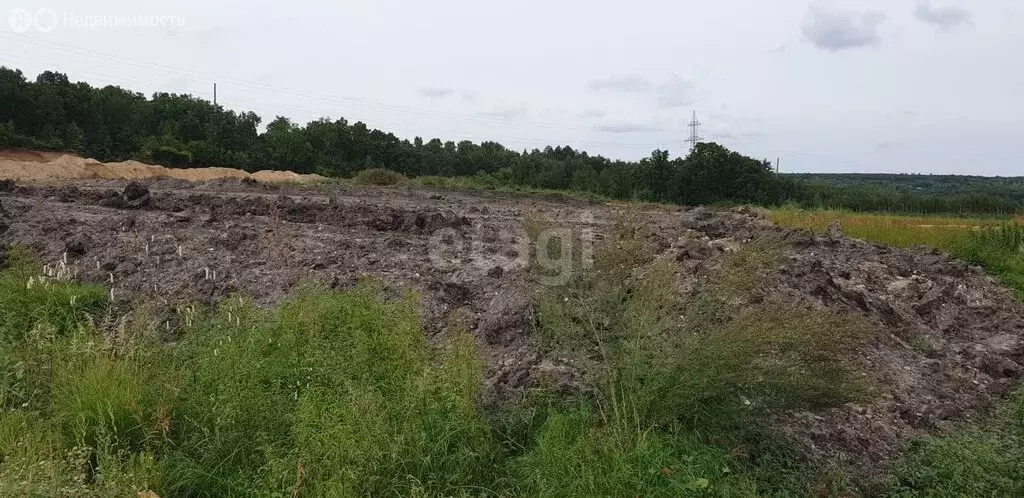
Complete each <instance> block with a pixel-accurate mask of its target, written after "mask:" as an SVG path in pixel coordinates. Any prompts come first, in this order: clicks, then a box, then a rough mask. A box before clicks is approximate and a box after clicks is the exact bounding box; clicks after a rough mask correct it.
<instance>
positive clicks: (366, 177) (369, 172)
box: [355, 168, 407, 185]
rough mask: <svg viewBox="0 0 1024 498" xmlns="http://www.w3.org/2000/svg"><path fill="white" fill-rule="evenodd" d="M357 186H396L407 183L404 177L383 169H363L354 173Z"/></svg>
mask: <svg viewBox="0 0 1024 498" xmlns="http://www.w3.org/2000/svg"><path fill="white" fill-rule="evenodd" d="M355 181H356V183H358V184H359V185H398V184H399V183H404V182H406V181H407V178H406V177H405V175H403V174H401V173H397V172H395V171H391V170H389V169H383V168H371V169H364V170H362V171H360V172H359V173H356V178H355Z"/></svg>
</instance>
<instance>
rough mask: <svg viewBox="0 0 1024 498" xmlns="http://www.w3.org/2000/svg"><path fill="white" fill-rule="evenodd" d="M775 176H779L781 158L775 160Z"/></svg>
mask: <svg viewBox="0 0 1024 498" xmlns="http://www.w3.org/2000/svg"><path fill="white" fill-rule="evenodd" d="M775 174H776V175H777V174H779V158H778V157H776V158H775Z"/></svg>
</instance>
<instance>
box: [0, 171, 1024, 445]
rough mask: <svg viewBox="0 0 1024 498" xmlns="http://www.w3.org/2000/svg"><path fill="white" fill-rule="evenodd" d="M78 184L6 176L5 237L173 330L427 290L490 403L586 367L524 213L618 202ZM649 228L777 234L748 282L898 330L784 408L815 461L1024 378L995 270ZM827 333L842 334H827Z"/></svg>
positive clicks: (697, 247)
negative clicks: (314, 294)
mask: <svg viewBox="0 0 1024 498" xmlns="http://www.w3.org/2000/svg"><path fill="white" fill-rule="evenodd" d="M148 182H149V183H147V184H145V185H138V184H133V185H131V186H130V188H127V189H126V183H127V182H126V181H124V180H92V181H78V182H76V183H75V184H73V185H72V184H70V183H69V184H65V185H63V186H26V185H15V184H13V183H12V182H0V248H2V247H4V246H7V247H11V246H22V247H25V248H27V249H28V250H29V251H30V252H31V253H32V254H33V255H34V256H35V257H36V258H38V260H39V261H42V262H46V263H51V264H52V263H56V262H58V261H61V260H64V259H66V260H67V264H68V265H69V266H70V267H72V268H73V269H74V271H76V272H77V277H78V278H79V279H80V280H82V281H86V282H95V283H100V284H103V285H105V286H107V287H109V288H111V289H112V296H113V298H114V303H115V306H118V307H121V308H123V309H125V310H128V309H131V308H132V306H134V305H135V304H138V303H140V302H145V303H149V304H150V305H151V306H155V309H156V312H155V320H157V321H158V322H159V323H160V324H161V327H160V328H161V329H162V330H163V331H164V332H163V333H164V334H165V335H166V336H167V337H166V340H167V341H169V342H173V341H174V340H175V339H176V334H178V332H177V330H178V327H177V322H176V317H177V316H178V315H177V314H176V313H174V310H175V309H176V308H177V307H180V306H184V305H188V304H191V303H197V302H198V303H204V304H213V303H215V302H216V301H218V300H220V299H223V298H225V297H228V296H231V295H233V294H236V293H242V294H245V295H248V296H251V297H253V298H254V299H255V300H256V301H257V302H258V303H260V304H264V305H269V304H272V303H274V302H276V301H277V300H279V299H281V298H282V297H284V296H286V295H287V294H288V293H289V292H290V291H291V290H292V289H293V288H294V287H295V286H296V285H298V284H300V283H301V282H304V281H318V282H322V283H323V284H325V285H328V286H331V287H333V288H347V287H350V286H353V285H356V283H357V282H358V281H359V280H360V279H361V278H365V277H371V278H373V279H376V280H378V281H379V282H381V283H382V284H383V285H384V288H385V292H386V293H393V294H398V293H401V292H404V291H405V290H409V289H411V290H414V291H417V292H418V293H420V295H421V298H422V310H423V311H422V312H423V318H424V323H425V327H426V333H427V334H429V335H430V336H431V337H432V338H441V337H443V336H444V333H445V330H446V329H447V328H448V327H450V326H453V324H455V323H463V324H465V325H466V326H468V327H469V329H470V330H471V332H472V333H473V335H474V337H475V338H476V339H477V342H478V345H479V349H480V352H481V354H482V356H483V359H484V362H485V365H486V386H485V392H486V398H487V399H486V403H487V404H488V405H492V406H498V405H501V404H502V403H505V402H508V401H509V400H514V399H515V398H516V397H517V396H518V395H519V394H521V393H522V392H523V391H524V390H525V389H528V388H529V387H531V386H532V385H533V384H534V382H535V381H536V379H538V378H541V376H544V378H549V377H550V376H552V375H555V376H562V377H563V378H564V379H565V382H566V383H567V384H572V382H573V380H572V378H571V377H573V372H572V371H571V367H569V366H568V365H566V364H564V363H562V362H560V360H559V359H558V358H552V357H547V355H545V353H543V351H542V349H541V348H539V347H538V344H537V339H536V336H535V334H534V331H533V328H532V323H533V319H532V302H533V299H534V296H535V293H536V292H537V290H538V285H539V284H538V283H537V281H536V278H535V277H533V276H532V275H531V273H530V272H529V271H528V270H527V269H526V268H523V267H522V266H520V265H517V264H515V263H514V261H516V259H517V257H519V256H521V255H522V252H523V251H524V250H525V249H524V247H523V245H522V243H521V238H522V235H523V220H524V217H530V218H537V219H543V220H549V221H550V222H552V223H557V224H560V225H569V226H573V227H575V228H591V229H593V230H594V231H595V232H596V233H597V234H598V240H600V239H601V234H602V233H603V232H604V229H605V228H606V227H607V223H609V221H610V220H612V219H614V218H616V217H617V216H618V213H619V212H620V211H621V210H622V209H623V207H622V206H621V205H610V204H599V203H589V202H583V201H575V200H566V199H556V198H537V197H513V196H509V195H505V194H498V193H488V192H474V193H469V192H463V191H448V190H430V189H412V188H404V187H391V188H374V187H359V188H353V187H345V186H339V185H318V186H297V185H268V184H256V183H255V182H249V181H242V180H239V179H221V180H214V181H209V182H205V183H189V182H185V181H182V180H174V179H150V180H148ZM641 214H642V216H641V218H642V220H643V223H646V224H647V228H648V229H649V231H650V232H651V234H652V235H651V239H652V240H651V242H652V243H653V245H654V246H655V247H657V248H658V250H659V251H660V252H661V253H662V254H665V255H670V256H671V257H673V258H674V259H675V261H678V269H679V273H680V275H681V276H682V277H683V279H684V280H685V279H686V278H688V277H690V276H692V277H693V278H694V279H697V278H698V277H699V276H701V275H707V274H708V272H709V271H711V270H712V269H713V268H714V267H715V265H717V264H718V263H720V262H721V261H722V260H723V258H724V257H725V255H726V254H727V253H728V252H730V251H733V250H736V249H737V248H740V247H742V245H743V244H744V243H746V242H748V241H749V240H751V239H753V238H756V237H758V236H760V235H763V234H775V235H781V236H782V238H783V239H784V240H785V241H786V248H785V257H784V259H783V262H782V263H781V264H780V265H779V266H778V267H777V268H776V269H775V270H774V271H773V272H772V273H771V274H770V275H769V276H768V278H767V279H766V280H765V281H764V282H763V283H762V285H761V287H760V288H759V289H758V291H757V292H755V295H753V296H751V298H750V299H751V300H752V301H756V300H758V299H762V298H764V297H765V296H769V295H770V296H772V298H775V299H778V298H782V299H786V300H788V301H791V302H794V303H797V304H799V305H801V306H805V307H809V308H827V309H832V310H837V311H840V312H843V313H851V314H859V315H865V316H867V317H868V318H869V319H870V320H871V321H872V322H873V323H875V324H876V325H877V326H878V328H879V330H881V331H883V333H882V334H880V336H879V337H876V338H874V339H872V340H871V341H870V342H869V343H868V344H865V345H864V346H863V347H862V348H861V352H860V354H859V357H857V358H851V361H854V362H858V363H859V365H860V366H861V367H862V368H863V369H864V370H865V371H866V372H870V373H871V374H872V375H874V376H876V377H877V378H878V379H879V385H880V386H881V387H880V389H881V392H879V393H878V396H877V397H876V400H875V401H873V402H871V403H868V404H864V405H848V406H844V407H841V408H838V409H834V410H830V411H827V412H821V413H796V414H784V415H780V416H779V421H780V423H781V424H782V426H783V427H784V428H785V430H786V431H787V432H788V433H789V434H790V436H791V437H792V438H793V439H794V440H796V441H798V442H799V443H800V444H801V445H802V446H803V447H804V448H806V449H807V450H808V452H809V453H810V454H811V455H812V456H814V457H819V458H830V457H833V456H836V455H839V454H846V455H850V456H852V457H853V458H854V459H857V460H863V461H870V462H884V461H885V460H886V459H889V458H891V457H892V456H893V455H895V454H897V453H898V452H899V451H901V450H902V449H903V448H904V447H905V445H906V443H907V442H908V441H909V440H910V439H911V438H912V437H913V436H917V435H923V434H935V433H940V432H942V431H944V430H947V429H950V428H954V427H957V426H959V425H961V424H964V423H967V422H969V421H971V420H974V419H976V418H977V417H979V416H981V414H983V413H985V411H986V410H988V409H989V408H991V407H993V406H994V405H995V404H997V403H998V401H999V400H1000V399H1002V398H1003V397H1005V396H1006V395H1007V394H1008V393H1009V392H1010V391H1011V390H1012V389H1013V388H1014V386H1015V385H1016V383H1017V381H1018V379H1019V378H1020V376H1021V373H1022V372H1021V365H1022V364H1024V340H1022V337H1024V318H1022V317H1024V313H1022V312H1024V308H1022V306H1021V303H1019V302H1018V301H1016V300H1014V298H1013V297H1012V295H1011V293H1010V292H1009V291H1008V290H1007V289H1005V288H1003V287H1002V286H1001V285H999V284H998V283H997V282H995V281H994V280H993V279H992V278H991V277H989V276H987V275H986V274H984V272H983V271H982V270H981V269H978V268H973V267H970V266H968V265H966V264H965V263H963V262H960V261H957V260H955V259H953V258H951V257H950V256H948V255H945V254H941V253H937V252H934V251H931V250H927V249H923V248H922V249H919V250H897V249H891V248H888V247H884V246H879V245H875V244H871V243H867V242H863V241H859V240H853V239H850V238H847V237H845V236H843V235H842V234H838V233H836V234H829V235H815V234H812V233H810V232H801V231H792V230H784V229H781V228H778V227H776V226H775V225H773V224H772V223H771V222H769V221H768V220H767V219H766V218H765V217H764V216H763V214H762V213H758V212H757V211H755V210H731V211H716V210H711V209H707V208H696V209H690V210H683V209H667V208H666V209H662V208H649V209H647V210H645V211H643V212H642V213H641ZM821 333H822V334H827V333H829V331H826V330H823V331H821Z"/></svg>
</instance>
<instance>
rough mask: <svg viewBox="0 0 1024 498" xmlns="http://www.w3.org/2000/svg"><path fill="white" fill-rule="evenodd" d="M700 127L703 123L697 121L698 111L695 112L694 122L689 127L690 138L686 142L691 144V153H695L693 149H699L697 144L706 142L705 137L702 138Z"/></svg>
mask: <svg viewBox="0 0 1024 498" xmlns="http://www.w3.org/2000/svg"><path fill="white" fill-rule="evenodd" d="M700 125H701V122H700V121H697V111H693V120H692V121H690V124H689V125H687V126H689V127H690V138H688V139H687V140H686V143H688V144H690V152H693V149H696V148H697V144H698V143H700V141H701V140H704V137H701V136H700Z"/></svg>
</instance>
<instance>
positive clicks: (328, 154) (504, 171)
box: [0, 67, 1024, 214]
mask: <svg viewBox="0 0 1024 498" xmlns="http://www.w3.org/2000/svg"><path fill="white" fill-rule="evenodd" d="M261 124H262V119H261V118H260V116H258V115H256V114H255V113H254V112H251V111H235V110H230V109H225V108H224V107H223V106H220V105H216V104H213V103H212V102H209V101H207V100H203V99H200V98H196V97H194V96H191V95H179V94H172V93H162V92H158V93H155V94H153V95H152V96H151V97H147V96H146V95H144V94H141V93H138V92H133V91H130V90H127V89H124V88H121V87H117V86H106V87H103V88H97V87H93V86H92V85H90V84H88V83H86V82H76V83H72V82H71V81H70V80H69V79H68V77H67V75H65V74H62V73H59V72H54V71H45V72H43V73H42V74H40V75H38V76H37V77H36V78H35V79H34V80H29V79H28V78H27V77H26V76H25V75H24V73H22V72H21V71H20V70H17V69H11V68H7V67H0V148H22V149H37V150H51V151H64V152H70V153H74V154H78V155H81V156H85V157H92V158H95V159H98V160H100V161H120V160H126V159H136V160H141V161H144V162H151V163H158V164H163V165H165V166H171V167H182V168H186V167H203V166H222V167H233V168H239V169H244V170H247V171H256V170H260V169H280V170H290V171H295V172H297V173H318V174H321V175H324V176H328V177H351V176H353V175H355V174H356V173H358V172H359V171H362V170H365V169H371V168H384V169H389V170H393V171H396V172H398V173H401V174H403V175H405V176H407V177H419V176H442V177H474V178H478V179H481V180H483V183H485V184H492V185H500V186H509V187H531V188H540V189H553V190H571V191H577V192H586V193H590V194H594V195H598V196H602V197H606V198H610V199H623V200H640V201H651V202H666V203H678V204H683V205H695V204H715V203H722V204H730V203H754V204H760V205H766V206H778V205H784V204H791V205H796V206H800V207H806V208H817V207H822V208H831V209H848V210H854V211H883V212H908V213H958V214H1006V213H1014V212H1016V211H1018V210H1019V209H1020V208H1021V204H1022V202H1024V187H1022V182H1021V181H1019V180H1017V181H1015V182H1007V183H1006V184H1005V185H1003V186H999V185H996V184H994V183H988V182H987V181H986V180H987V179H983V180H982V181H978V180H971V181H966V180H963V181H961V180H960V179H961V178H966V177H944V178H943V179H941V180H929V181H931V182H932V184H933V185H939V187H934V188H927V189H926V188H923V187H920V185H915V184H914V183H913V182H903V181H898V180H901V179H897V180H893V179H892V178H884V177H879V178H874V176H878V175H872V177H871V178H861V179H858V178H854V177H856V176H857V175H777V174H775V173H774V171H773V169H772V167H771V164H770V162H769V161H767V160H759V159H755V158H751V157H748V156H745V155H743V154H741V153H739V152H735V151H731V150H729V149H727V148H725V147H723V146H721V145H718V144H716V143H701V144H698V145H697V147H695V148H694V150H693V151H691V152H690V153H689V154H688V155H687V156H685V157H675V158H673V157H671V156H670V154H669V152H668V151H667V150H655V151H653V152H652V153H651V154H650V156H649V157H645V158H643V159H640V160H638V161H622V160H612V159H609V158H605V157H602V156H600V155H590V154H588V153H587V152H585V151H581V150H576V149H574V148H572V147H570V146H556V147H551V146H548V147H545V148H544V149H533V150H529V151H527V150H523V151H517V150H511V149H508V148H506V147H504V146H503V145H501V144H500V143H498V142H496V141H485V142H481V143H474V142H470V141H460V142H454V141H450V140H449V141H442V140H441V139H440V138H431V139H429V140H425V139H424V138H422V137H414V138H413V139H412V140H409V139H403V138H399V137H397V136H395V135H394V134H393V133H389V132H386V131H382V130H377V129H372V128H369V127H368V126H367V125H366V124H365V123H363V122H360V121H356V122H350V121H348V120H346V119H344V118H339V119H334V120H331V119H327V118H321V119H318V120H316V121H311V122H309V123H306V124H305V125H301V124H298V123H294V122H292V121H291V120H290V119H288V118H287V117H283V116H277V117H275V119H274V120H273V121H271V122H269V123H267V124H266V127H265V129H263V130H262V131H261ZM885 176H888V177H891V176H897V175H885ZM908 176H912V177H913V178H917V177H923V178H929V179H931V178H932V177H930V176H927V175H908ZM972 178H978V177H972ZM967 187H969V188H967ZM997 187H998V188H997Z"/></svg>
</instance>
